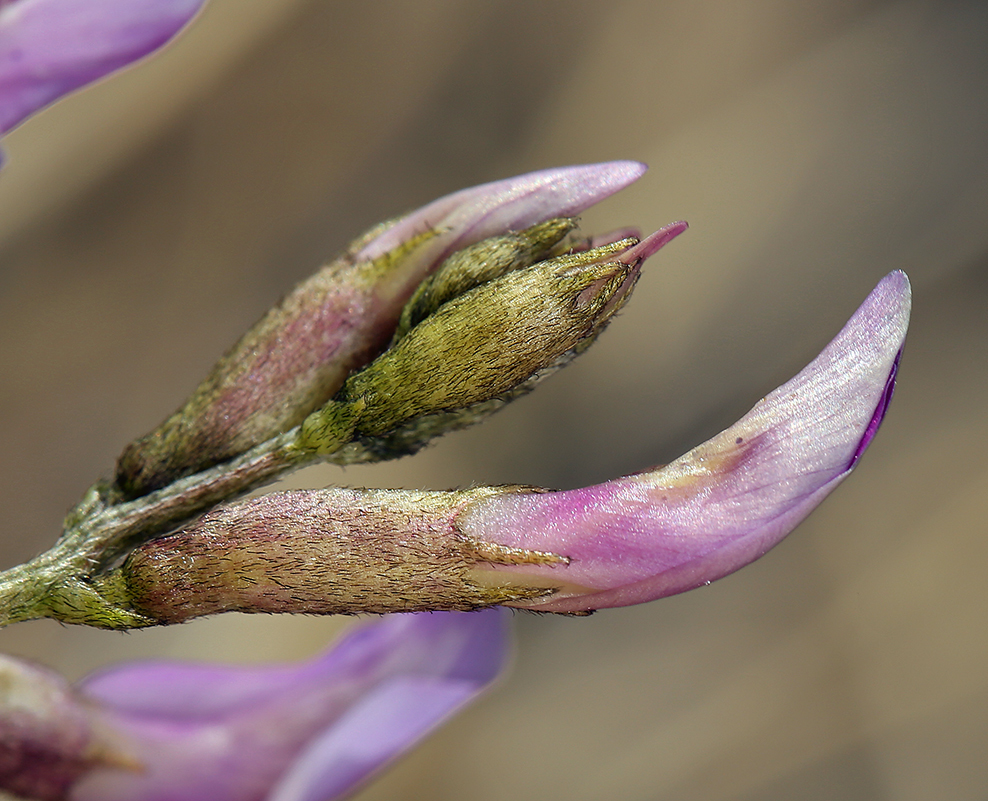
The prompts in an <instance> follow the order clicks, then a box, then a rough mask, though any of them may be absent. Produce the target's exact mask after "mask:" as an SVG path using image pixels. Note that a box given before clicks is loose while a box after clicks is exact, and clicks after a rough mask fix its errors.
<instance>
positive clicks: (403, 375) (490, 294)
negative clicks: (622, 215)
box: [298, 239, 641, 462]
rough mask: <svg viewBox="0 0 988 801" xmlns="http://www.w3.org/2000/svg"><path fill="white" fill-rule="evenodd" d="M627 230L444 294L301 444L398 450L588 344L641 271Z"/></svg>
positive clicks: (492, 406) (370, 451)
mask: <svg viewBox="0 0 988 801" xmlns="http://www.w3.org/2000/svg"><path fill="white" fill-rule="evenodd" d="M637 243H638V240H637V239H626V240H621V241H619V242H616V243H612V244H609V245H606V246H603V247H600V248H595V249H592V250H587V251H584V252H581V253H575V254H569V255H565V256H560V257H557V258H555V259H550V260H549V261H545V262H541V263H539V264H536V265H533V266H531V267H527V268H525V269H521V270H515V271H514V272H509V273H507V274H505V275H502V276H501V277H499V278H496V279H494V280H492V281H488V282H487V283H485V284H482V285H480V286H477V287H475V288H474V289H471V290H470V291H468V292H466V293H465V294H463V295H460V296H459V297H455V298H453V299H452V300H449V301H448V302H446V303H444V304H443V305H442V306H441V307H440V308H439V309H438V310H437V311H436V312H435V313H434V314H432V315H430V316H428V317H426V318H425V319H424V320H423V321H422V322H420V323H419V324H418V325H416V326H415V327H414V328H412V329H411V330H410V331H409V332H408V333H407V334H406V335H405V336H404V337H403V338H402V339H400V340H399V341H398V343H397V344H396V345H395V346H394V347H392V348H391V349H390V350H388V351H387V352H385V353H384V354H382V355H381V356H379V357H378V358H377V359H376V360H375V361H373V362H372V363H371V364H370V365H368V366H367V367H366V368H364V369H363V370H361V371H360V372H358V373H356V374H354V375H353V376H351V377H350V378H349V379H348V380H347V381H346V383H345V384H344V385H343V388H342V389H341V390H340V392H339V393H338V394H337V395H336V396H335V397H334V398H333V400H332V401H331V402H330V403H328V404H327V405H326V406H325V407H324V408H323V409H320V410H319V411H317V412H314V413H313V414H312V415H310V416H309V417H308V418H307V419H306V420H305V422H304V423H303V424H302V427H301V431H300V436H299V441H298V445H299V447H300V448H302V449H304V450H311V451H315V452H317V453H320V454H324V455H327V454H332V453H334V452H336V451H340V450H341V448H342V446H343V445H344V444H345V443H346V442H348V441H349V440H355V442H354V445H353V446H351V447H349V448H347V449H346V450H344V451H342V452H341V453H340V455H339V457H338V458H336V459H335V460H336V461H344V462H348V461H364V460H373V459H379V458H390V457H393V456H396V455H400V454H403V453H410V452H414V451H415V450H417V449H418V448H420V447H422V445H424V444H425V443H426V442H427V441H428V440H429V439H431V438H432V437H434V436H436V435H438V434H441V433H443V432H445V431H449V430H451V429H454V428H460V427H463V426H466V425H469V424H471V423H473V422H476V421H477V420H478V419H480V418H481V417H483V416H485V415H486V414H489V413H490V412H492V411H494V410H496V409H498V408H500V407H501V406H503V405H504V404H505V403H506V402H508V401H510V400H512V399H513V398H515V397H517V396H518V395H519V394H521V393H523V392H525V391H527V390H529V389H531V388H532V387H533V386H534V385H535V383H536V382H537V381H538V380H540V379H541V378H543V377H544V376H545V375H547V374H548V373H549V372H551V371H552V370H553V369H555V368H557V367H560V366H562V365H563V364H565V363H566V362H568V361H569V360H570V359H571V358H572V357H573V356H574V355H576V354H577V353H580V352H582V351H583V350H584V349H585V348H587V347H588V346H589V345H590V343H591V342H592V341H593V340H594V339H595V338H596V336H597V334H599V333H600V331H601V330H602V329H603V328H604V326H605V325H606V324H607V322H608V321H609V320H610V319H611V317H612V316H613V314H614V312H615V311H617V309H618V308H620V307H621V305H622V304H623V303H624V301H625V300H626V299H627V297H628V295H629V293H630V292H631V290H632V288H633V287H634V284H635V282H636V280H637V278H638V275H639V265H640V261H641V260H640V259H639V258H632V259H630V260H627V261H622V258H623V254H625V253H626V252H629V250H630V249H631V248H632V247H633V246H635V245H637Z"/></svg>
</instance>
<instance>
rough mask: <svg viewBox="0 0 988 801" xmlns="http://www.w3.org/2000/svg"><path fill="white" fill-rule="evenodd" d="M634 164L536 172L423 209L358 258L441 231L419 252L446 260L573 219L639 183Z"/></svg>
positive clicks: (398, 223)
mask: <svg viewBox="0 0 988 801" xmlns="http://www.w3.org/2000/svg"><path fill="white" fill-rule="evenodd" d="M647 169H648V167H647V166H646V165H644V164H642V163H641V162H638V161H609V162H604V163H601V164H582V165H579V166H576V167H557V168H555V169H549V170H539V171H538V172H530V173H527V174H525V175H519V176H517V177H514V178H507V179H505V180H503V181H493V182H492V183H488V184H481V185H480V186H473V187H470V188H469V189H462V190H460V191H459V192H454V193H453V194H451V195H446V196H445V197H441V198H439V199H438V200H435V201H433V202H432V203H429V204H428V205H427V206H423V207H422V208H420V209H418V210H417V211H414V212H412V213H411V214H408V215H406V216H405V217H402V218H401V219H399V220H397V221H395V222H394V223H393V224H392V225H391V226H390V227H388V228H387V229H385V230H384V231H382V232H381V233H380V234H379V235H378V236H376V237H375V238H374V239H372V240H371V241H369V242H368V243H367V244H365V245H364V246H363V248H362V249H361V250H360V251H359V252H358V253H357V258H358V259H376V258H377V257H378V256H381V255H383V254H385V253H387V252H388V251H390V250H393V249H394V248H396V247H398V246H399V245H401V244H402V243H404V242H407V241H409V240H411V239H414V238H415V237H416V236H418V235H419V234H422V233H423V232H425V231H432V230H436V231H439V234H438V236H435V237H433V238H432V239H431V240H430V241H429V242H428V243H426V245H425V246H424V247H422V248H420V250H419V252H418V253H417V254H416V258H420V259H421V260H422V261H423V262H435V261H437V260H442V259H444V258H445V257H446V256H447V255H449V254H450V253H452V252H453V251H454V250H459V249H460V248H464V247H466V246H468V245H472V244H473V243H474V242H479V241H480V240H481V239H486V238H487V237H489V236H494V235H495V234H500V233H504V232H505V231H516V230H519V229H521V228H527V227H528V226H530V225H535V224H536V223H540V222H544V221H546V220H550V219H552V218H553V217H573V216H575V215H577V214H579V213H580V212H582V211H584V210H586V209H588V208H590V206H592V205H594V204H595V203H599V202H600V201H601V200H603V199H604V198H607V197H610V196H611V195H613V194H614V193H615V192H617V191H618V190H620V189H624V187H626V186H628V185H629V184H632V183H634V182H635V181H637V180H638V179H639V178H641V177H642V176H643V175H644V174H645V171H646V170H647Z"/></svg>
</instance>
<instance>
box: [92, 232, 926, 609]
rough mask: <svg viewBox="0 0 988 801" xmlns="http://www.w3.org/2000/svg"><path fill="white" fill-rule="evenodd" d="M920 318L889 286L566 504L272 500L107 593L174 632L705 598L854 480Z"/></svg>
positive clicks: (395, 494)
mask: <svg viewBox="0 0 988 801" xmlns="http://www.w3.org/2000/svg"><path fill="white" fill-rule="evenodd" d="M647 241H648V240H643V242H642V245H643V246H645V247H648V245H647V244H646V243H647ZM909 308H910V290H909V283H908V280H907V279H906V277H905V275H904V274H903V273H901V272H895V273H891V274H890V275H888V276H886V277H885V278H884V279H883V280H882V281H881V283H879V285H878V286H877V288H876V289H875V290H874V291H873V292H872V294H871V295H870V296H869V297H868V299H867V300H866V301H865V302H864V304H863V305H862V306H861V308H860V309H858V311H857V312H856V313H855V315H854V316H853V317H852V318H851V320H850V321H849V322H848V323H847V325H846V326H845V327H844V329H843V330H842V331H841V332H840V334H839V335H838V336H837V337H836V338H835V339H834V340H833V341H832V342H831V343H830V344H829V345H828V346H827V347H826V348H825V349H824V351H823V352H822V353H821V354H820V356H819V357H817V359H816V360H815V361H814V362H812V363H811V364H810V365H809V366H808V367H807V368H806V369H804V370H803V371H802V372H801V373H800V374H799V375H798V376H796V377H795V378H794V379H793V380H792V381H790V382H789V383H787V384H785V385H783V386H782V387H780V388H778V389H777V390H775V391H774V392H772V393H770V394H769V395H768V396H767V397H766V398H764V399H763V400H762V401H760V402H759V403H758V404H757V405H756V406H755V407H754V409H752V411H751V412H749V413H748V415H746V416H745V417H744V418H743V419H742V420H741V421H739V422H738V423H737V424H735V425H734V426H732V427H731V428H729V429H727V430H726V431H724V432H722V433H721V434H718V435H717V436H716V437H714V438H713V439H711V440H709V441H708V442H706V443H704V444H703V445H700V446H699V447H697V448H695V449H693V450H692V451H690V452H689V453H687V454H686V455H685V456H683V457H681V458H680V459H677V460H676V461H675V462H673V463H672V464H670V465H667V466H666V467H663V468H659V469H656V470H652V471H647V472H644V473H640V474H637V475H633V476H628V477H625V478H620V479H616V480H614V481H610V482H607V483H606V484H601V485H598V486H595V487H588V488H585V489H578V490H572V491H568V492H548V491H543V490H534V489H532V488H528V487H523V488H517V487H481V488H475V489H471V490H465V491H452V492H409V491H399V490H350V489H337V488H334V489H325V490H312V491H295V492H283V493H273V494H271V495H267V496H264V497H261V498H254V499H251V500H249V501H245V502H241V503H235V504H228V505H225V506H220V507H218V508H216V509H214V510H213V511H211V512H209V513H208V514H206V515H204V516H203V517H202V518H200V519H199V520H198V521H196V522H195V523H193V524H192V525H191V526H189V527H188V528H186V529H185V530H184V531H180V532H178V533H176V534H173V535H170V536H167V537H162V538H159V539H157V540H154V541H152V542H149V543H147V544H146V545H143V546H141V547H139V548H137V549H135V550H134V551H133V552H132V553H131V555H130V556H129V557H128V559H127V560H126V561H125V563H124V564H123V566H122V567H121V568H120V569H118V570H116V571H114V572H112V573H110V574H109V575H108V576H106V577H102V578H100V579H97V586H98V587H99V589H100V591H101V592H102V593H103V594H104V596H105V597H108V598H113V599H114V600H116V601H117V602H118V603H120V604H121V605H123V606H127V607H130V608H133V609H135V610H137V611H138V612H140V613H141V614H144V615H147V616H148V618H150V619H152V620H157V621H159V622H163V623H168V622H178V621H181V620H186V619H188V618H191V617H195V616H197V615H202V614H210V613H214V612H221V611H228V610H240V611H272V612H273V611H282V612H315V613H323V614H325V613H334V612H357V611H406V610H413V609H437V608H447V609H450V608H451V609H469V608H475V607H479V606H487V605H491V604H499V603H501V604H509V605H512V606H524V607H528V608H533V609H538V610H540V611H551V612H571V613H578V612H584V611H589V610H593V609H598V608H601V607H608V606H623V605H628V604H635V603H641V602H644V601H649V600H652V599H654V598H659V597H662V596H665V595H671V594H673V593H676V592H682V591H684V590H688V589H691V588H692V587H696V586H698V585H701V584H706V583H709V582H711V581H713V580H715V579H717V578H720V577H722V576H724V575H727V574H728V573H731V572H733V571H735V570H737V569H739V568H740V567H743V566H744V565H746V564H748V563H749V562H751V561H753V560H755V559H757V558H758V557H760V556H762V555H763V554H764V553H765V552H766V551H768V550H769V549H770V548H771V547H772V546H774V545H775V544H777V543H778V542H779V541H780V540H781V539H782V538H783V537H785V536H786V534H788V533H789V532H790V531H792V529H793V528H795V526H796V525H797V524H798V523H800V522H801V521H802V520H803V519H804V518H805V517H806V516H807V515H808V514H809V513H810V512H811V511H812V510H813V509H814V508H815V507H816V506H817V504H819V503H820V502H821V501H822V500H823V499H824V498H825V497H826V496H827V495H828V494H829V493H830V492H831V491H832V490H833V489H834V488H835V487H836V486H837V485H838V484H839V483H840V482H841V481H843V480H844V478H846V477H847V475H848V474H849V473H850V471H851V469H852V468H853V467H854V466H855V464H857V461H858V459H859V458H860V457H861V454H862V453H863V451H864V450H865V448H866V447H867V446H868V444H869V443H870V442H871V440H872V438H873V437H874V435H875V432H876V430H877V428H878V426H879V424H880V423H881V421H882V418H883V417H884V415H885V411H886V408H887V406H888V403H889V399H890V397H891V394H892V389H893V387H894V382H895V375H896V369H897V365H898V360H899V354H900V352H901V348H902V345H903V341H904V339H905V334H906V327H907V324H908V318H909Z"/></svg>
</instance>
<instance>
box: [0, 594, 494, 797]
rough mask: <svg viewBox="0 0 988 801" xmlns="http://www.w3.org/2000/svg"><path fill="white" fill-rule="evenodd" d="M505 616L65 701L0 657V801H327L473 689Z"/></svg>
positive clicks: (123, 683) (421, 620) (144, 681)
mask: <svg viewBox="0 0 988 801" xmlns="http://www.w3.org/2000/svg"><path fill="white" fill-rule="evenodd" d="M508 614H509V613H507V612H506V611H504V610H486V611H484V612H480V613H471V614H463V613H437V614H420V615H400V616H391V617H388V618H385V619H383V620H380V621H376V622H373V623H370V624H368V625H365V626H362V627H360V628H358V629H356V630H355V631H354V632H352V633H350V634H349V635H347V636H346V637H344V638H343V640H341V641H340V642H339V643H337V644H336V645H335V647H333V648H332V649H331V650H330V651H328V652H327V653H326V654H325V655H323V656H321V657H319V658H317V659H315V660H313V661H311V662H308V663H303V664H299V665H288V666H283V667H263V668H232V667H210V666H204V665H184V664H179V663H166V662H162V663H146V664H136V665H131V666H124V667H118V668H112V669H110V670H108V671H106V672H104V673H101V674H97V675H95V676H93V677H90V678H89V679H87V680H85V681H83V682H82V683H81V685H80V686H79V687H77V688H71V687H69V686H67V685H66V684H65V683H64V681H63V680H62V679H61V678H60V677H58V676H57V675H55V674H52V673H51V672H49V671H47V670H44V669H42V668H38V667H36V666H33V665H28V664H25V663H21V662H17V661H16V660H13V659H10V658H7V657H0V713H2V714H0V787H4V788H5V789H8V790H12V791H14V792H17V793H20V794H23V795H25V796H28V797H31V798H38V799H44V800H45V801H48V800H49V799H52V800H55V799H72V801H178V799H181V801H262V800H263V801H331V799H334V798H338V797H340V796H342V795H345V794H346V793H348V792H350V791H352V790H353V788H354V787H355V786H356V785H359V784H360V783H361V782H363V781H364V780H365V779H367V778H368V776H370V775H371V774H373V773H374V772H376V771H377V770H378V769H380V768H381V767H382V766H383V765H384V764H386V763H387V762H389V761H391V760H392V759H394V758H395V757H397V756H398V755H400V754H401V753H403V752H404V751H406V750H407V749H408V748H409V747H411V746H412V745H413V744H414V743H415V742H417V741H418V740H419V739H421V738H422V737H423V736H424V735H426V734H427V733H429V732H430V731H431V730H432V729H433V728H435V727H436V726H437V725H438V724H439V723H441V722H442V721H443V720H444V719H445V718H446V717H447V716H449V715H450V714H452V713H453V712H454V711H456V710H457V709H459V708H460V707H462V706H463V705H464V704H465V703H467V702H468V701H469V700H471V699H472V698H474V697H475V696H476V695H477V694H478V693H479V692H480V691H481V690H483V689H484V688H485V687H486V686H488V685H489V683H490V682H491V681H492V680H493V679H494V678H495V676H496V675H497V674H498V672H499V671H500V669H501V668H502V666H503V665H504V663H505V660H506V656H507V652H508V623H509V620H508V619H507V617H506V616H507V615H508Z"/></svg>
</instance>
